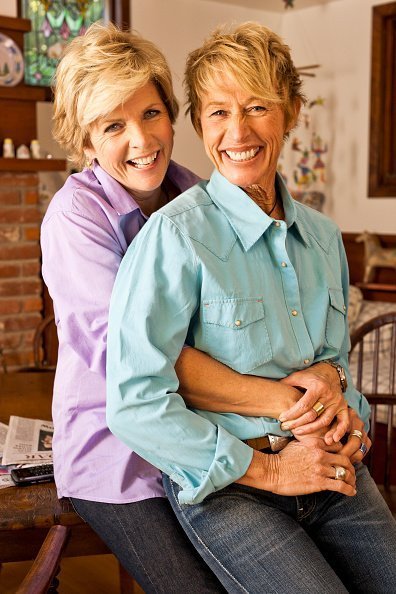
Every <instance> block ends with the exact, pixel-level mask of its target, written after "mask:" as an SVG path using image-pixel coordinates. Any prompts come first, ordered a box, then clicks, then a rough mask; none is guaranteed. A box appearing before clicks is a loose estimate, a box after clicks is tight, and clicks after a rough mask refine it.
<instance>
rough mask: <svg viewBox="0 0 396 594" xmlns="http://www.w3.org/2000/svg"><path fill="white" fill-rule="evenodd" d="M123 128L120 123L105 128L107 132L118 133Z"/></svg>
mask: <svg viewBox="0 0 396 594" xmlns="http://www.w3.org/2000/svg"><path fill="white" fill-rule="evenodd" d="M121 127H122V126H121V124H119V123H118V122H114V124H110V126H107V128H105V132H117V131H118V130H120V129H121Z"/></svg>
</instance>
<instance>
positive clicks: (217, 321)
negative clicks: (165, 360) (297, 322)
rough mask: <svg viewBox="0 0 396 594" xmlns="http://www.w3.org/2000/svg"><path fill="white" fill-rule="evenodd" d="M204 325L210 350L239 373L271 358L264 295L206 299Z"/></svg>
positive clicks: (206, 344) (208, 350)
mask: <svg viewBox="0 0 396 594" xmlns="http://www.w3.org/2000/svg"><path fill="white" fill-rule="evenodd" d="M203 329H204V333H203V335H204V342H205V347H206V349H207V352H208V353H209V354H210V355H211V356H212V357H214V358H216V359H218V360H219V361H221V362H222V363H225V364H226V365H228V366H229V367H232V368H233V369H235V370H236V371H239V372H240V373H247V372H248V371H251V370H252V369H255V368H256V367H258V366H259V365H262V364H263V363H266V362H267V361H269V360H271V359H272V349H271V343H270V339H269V335H268V330H267V326H266V323H265V310H264V305H263V299H262V298H261V297H258V298H251V299H244V298H223V299H207V300H205V301H203Z"/></svg>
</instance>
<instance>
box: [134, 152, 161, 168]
mask: <svg viewBox="0 0 396 594" xmlns="http://www.w3.org/2000/svg"><path fill="white" fill-rule="evenodd" d="M157 155H158V151H157V152H155V153H153V154H152V155H149V156H148V157H143V158H142V159H131V163H133V164H134V165H135V166H136V167H137V168H142V167H146V166H147V165H151V163H153V162H154V161H155V159H156V158H157Z"/></svg>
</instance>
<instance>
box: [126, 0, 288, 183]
mask: <svg viewBox="0 0 396 594" xmlns="http://www.w3.org/2000/svg"><path fill="white" fill-rule="evenodd" d="M131 15H132V16H131V18H132V26H133V28H134V29H136V30H137V31H138V32H139V33H141V34H142V35H144V36H145V37H148V38H149V39H151V40H152V41H154V42H155V43H156V44H157V45H158V47H160V48H161V50H162V51H163V52H164V54H165V56H166V57H167V59H168V61H169V64H170V66H171V69H172V75H173V77H174V86H175V91H176V96H177V97H178V99H179V100H180V104H181V110H180V115H179V119H178V122H177V124H176V137H175V149H174V152H173V158H174V159H175V160H176V161H178V162H179V163H181V164H183V165H185V166H186V167H190V168H191V169H193V170H194V171H195V172H196V173H197V174H199V175H201V176H202V177H208V176H209V175H210V173H211V171H212V169H213V167H212V165H211V163H210V161H209V159H207V157H206V155H205V153H204V149H203V146H202V142H201V141H200V140H199V139H198V137H197V135H196V133H195V132H194V129H193V127H192V125H191V123H190V119H189V118H186V117H185V116H184V105H183V103H184V99H183V96H184V93H183V88H182V80H183V72H184V64H185V60H186V56H187V53H188V52H189V51H191V50H193V49H195V48H197V47H199V46H200V45H201V44H202V42H203V40H204V39H205V37H207V36H208V35H209V33H210V32H211V31H212V30H213V29H214V28H215V27H216V26H218V25H221V24H223V23H232V22H241V21H247V20H254V21H260V22H261V23H263V24H266V25H267V26H269V27H271V28H275V27H278V28H279V26H280V23H281V19H282V17H281V15H280V14H279V13H273V12H270V13H269V12H264V11H260V10H253V9H247V8H244V7H242V6H234V5H232V6H228V5H226V4H224V3H221V2H212V1H209V0H208V1H197V0H166V2H164V0H132V2H131Z"/></svg>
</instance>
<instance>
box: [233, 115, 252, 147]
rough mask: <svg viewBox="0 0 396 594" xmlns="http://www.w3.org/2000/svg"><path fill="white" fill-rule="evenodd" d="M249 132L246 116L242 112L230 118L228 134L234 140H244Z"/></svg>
mask: <svg viewBox="0 0 396 594" xmlns="http://www.w3.org/2000/svg"><path fill="white" fill-rule="evenodd" d="M248 134H249V126H248V123H247V121H246V117H245V116H244V115H242V114H238V115H234V116H233V117H232V118H230V120H229V126H228V135H229V137H230V139H231V140H233V141H234V142H239V143H240V142H243V141H244V140H245V138H246V137H247V135H248Z"/></svg>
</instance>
